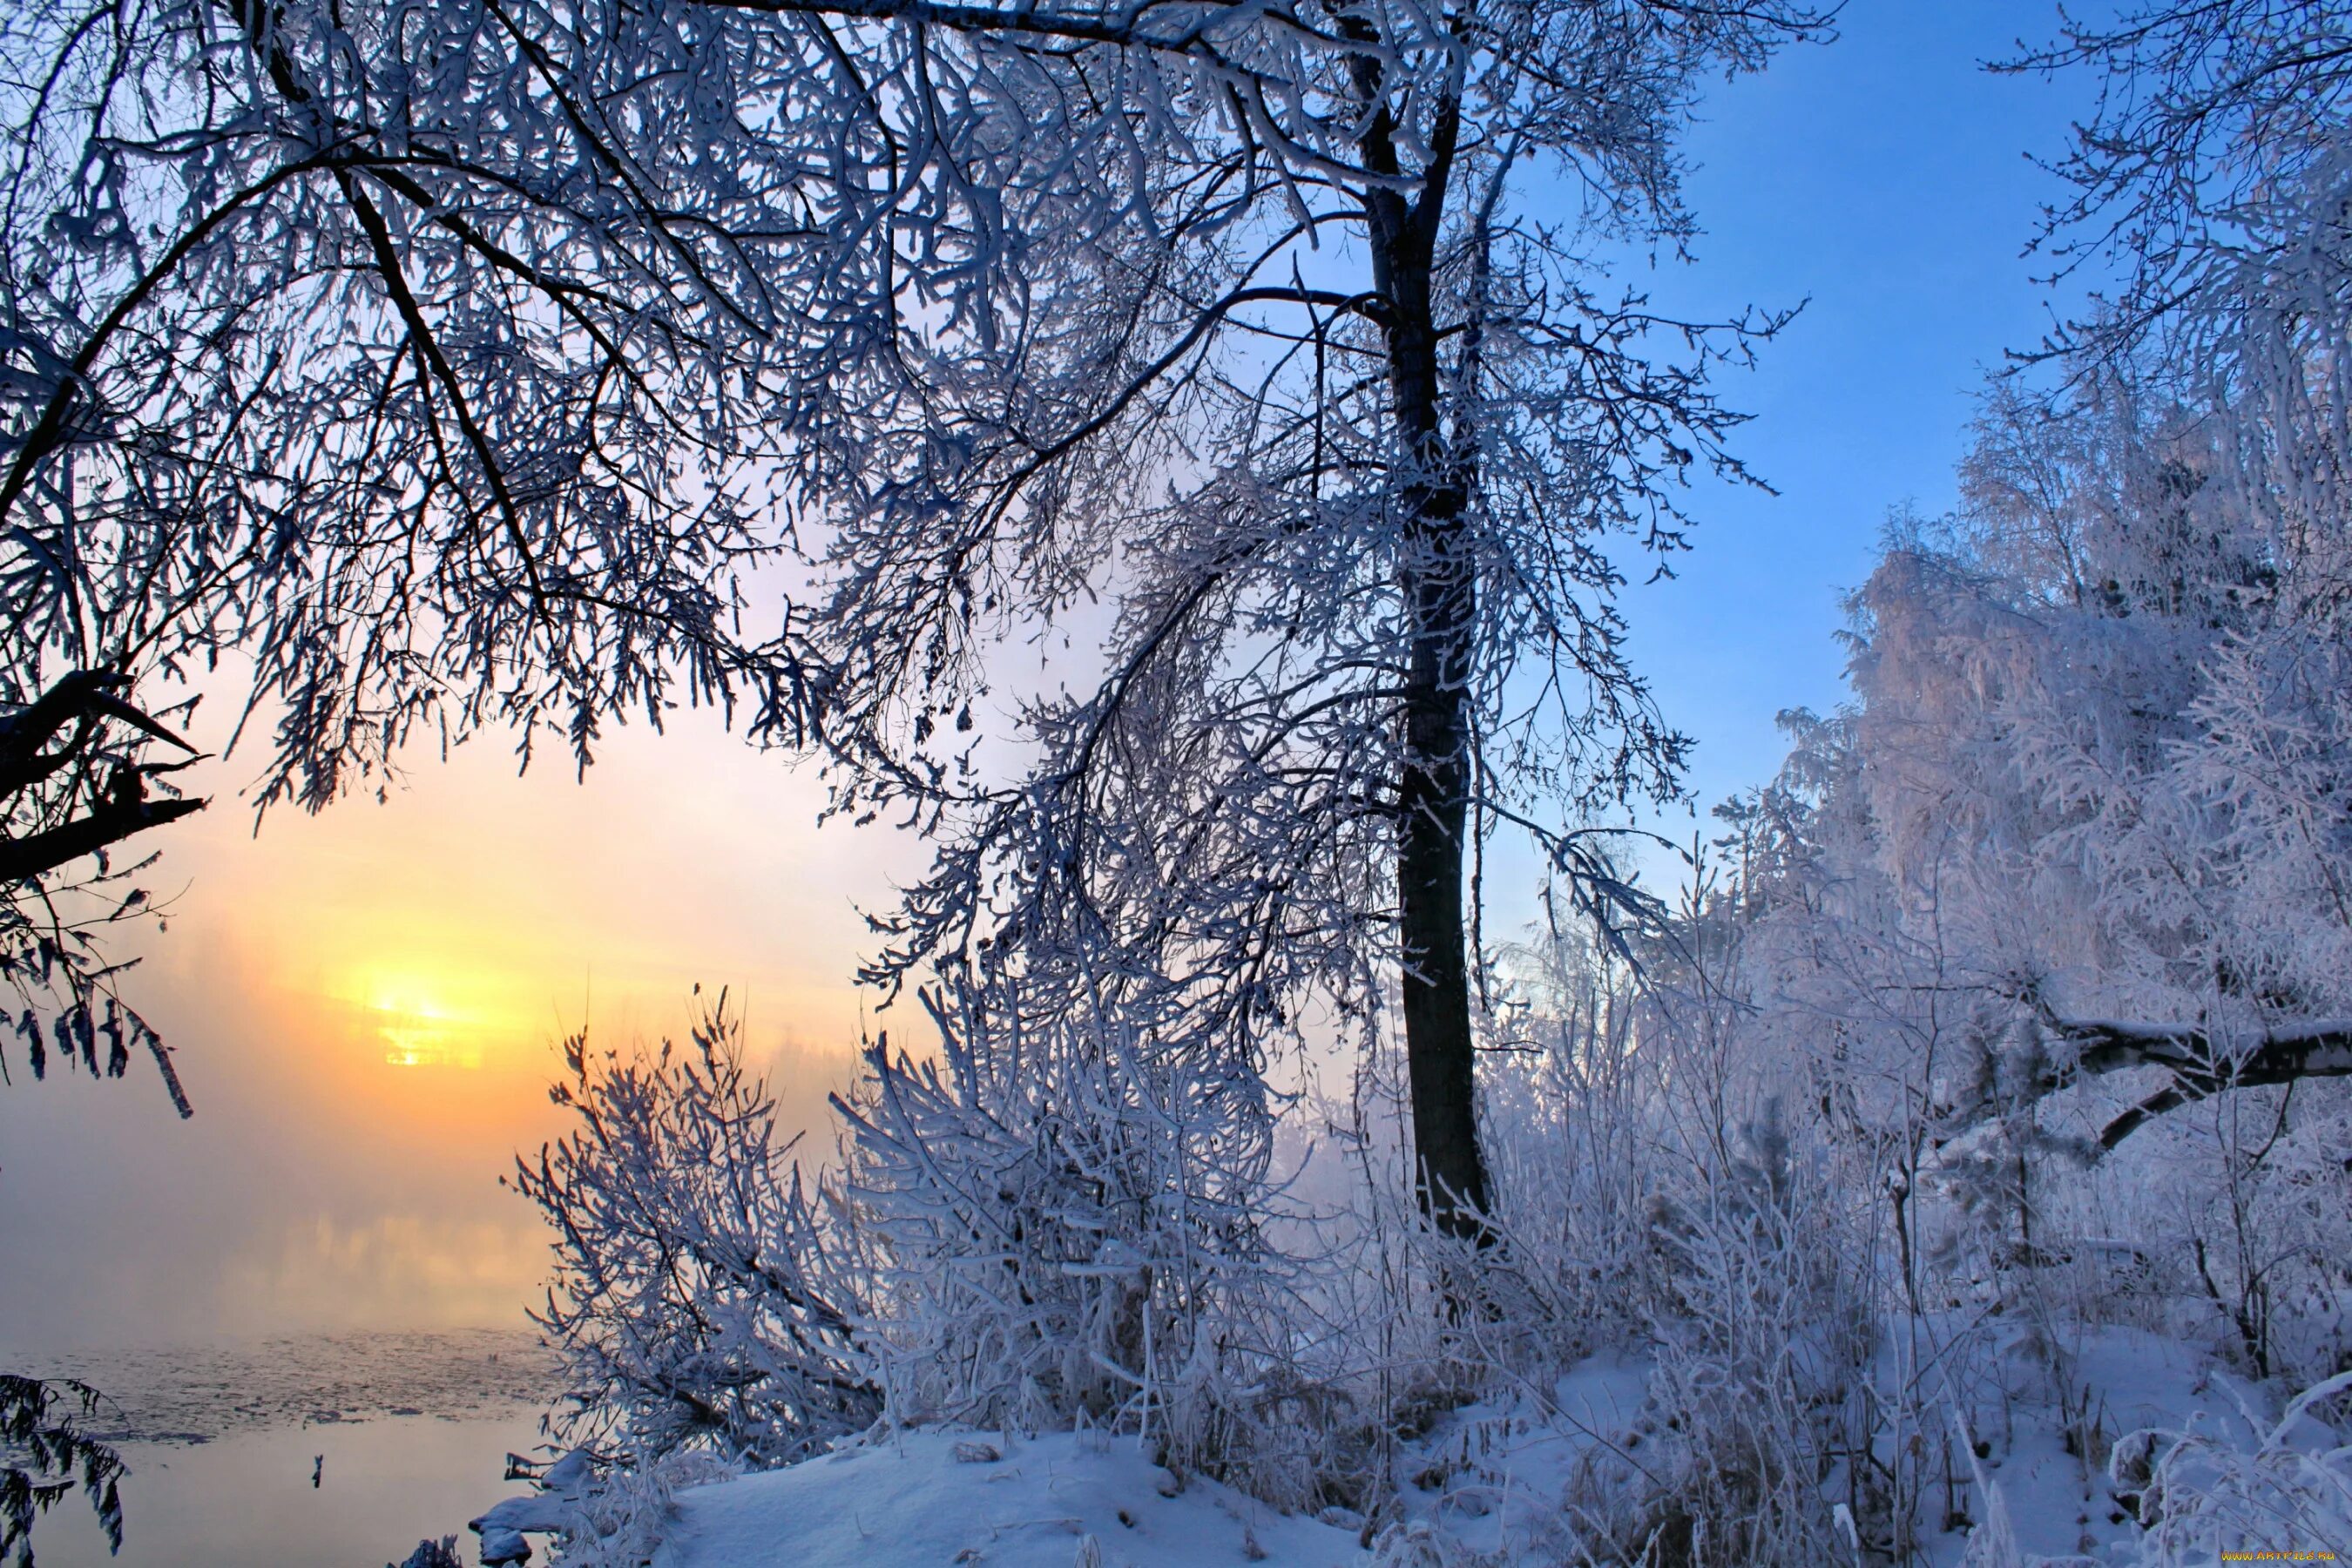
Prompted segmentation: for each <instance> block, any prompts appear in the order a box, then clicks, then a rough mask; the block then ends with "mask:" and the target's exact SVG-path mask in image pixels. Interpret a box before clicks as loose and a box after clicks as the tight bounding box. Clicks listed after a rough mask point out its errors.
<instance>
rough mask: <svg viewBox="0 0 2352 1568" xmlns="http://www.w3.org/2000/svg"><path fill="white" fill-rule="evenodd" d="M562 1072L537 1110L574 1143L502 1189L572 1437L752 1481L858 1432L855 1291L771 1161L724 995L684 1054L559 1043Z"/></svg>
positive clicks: (760, 1086)
mask: <svg viewBox="0 0 2352 1568" xmlns="http://www.w3.org/2000/svg"><path fill="white" fill-rule="evenodd" d="M564 1065H565V1067H566V1068H567V1069H568V1071H569V1074H570V1076H569V1078H568V1079H565V1080H563V1081H561V1082H559V1083H558V1084H557V1085H556V1086H555V1088H554V1089H553V1091H552V1093H553V1098H554V1100H555V1102H556V1103H557V1104H558V1105H560V1106H562V1107H563V1108H565V1109H566V1110H570V1111H571V1112H572V1114H573V1115H574V1116H575V1117H576V1118H577V1119H578V1125H577V1126H576V1127H575V1128H574V1129H573V1131H572V1132H571V1133H570V1134H569V1135H567V1136H566V1137H564V1138H563V1139H562V1141H561V1142H557V1143H554V1144H552V1145H549V1146H545V1147H542V1148H541V1151H540V1152H539V1157H538V1159H537V1160H536V1162H533V1161H530V1160H528V1159H526V1160H520V1161H518V1162H517V1168H516V1173H515V1176H514V1178H513V1181H514V1184H515V1185H516V1186H517V1187H518V1188H519V1189H520V1192H521V1193H522V1195H523V1196H525V1197H526V1198H528V1199H530V1201H531V1202H532V1203H533V1204H535V1205H538V1206H539V1208H540V1210H541V1213H542V1214H543V1215H545V1216H546V1218H547V1221H548V1223H549V1225H550V1226H551V1227H552V1228H553V1230H554V1232H555V1244H554V1250H555V1266H554V1276H553V1279H552V1280H551V1283H550V1285H549V1288H548V1292H547V1299H546V1302H545V1304H544V1306H543V1307H542V1308H541V1309H539V1310H536V1311H535V1312H534V1313H533V1317H534V1318H535V1320H536V1321H538V1322H539V1323H540V1325H541V1327H542V1328H544V1329H545V1330H546V1331H547V1332H548V1336H549V1338H550V1341H551V1342H552V1344H553V1345H554V1347H555V1348H556V1350H557V1351H558V1352H561V1354H562V1356H563V1359H564V1362H565V1367H566V1373H567V1377H568V1379H569V1386H570V1397H571V1399H572V1401H573V1403H574V1405H575V1406H576V1410H575V1414H574V1424H575V1426H578V1427H580V1428H582V1430H581V1433H580V1435H581V1436H583V1437H588V1438H599V1437H609V1438H611V1439H612V1440H614V1442H616V1443H617V1444H618V1445H619V1446H620V1447H623V1448H624V1449H625V1450H626V1451H627V1452H629V1453H632V1454H634V1455H636V1456H639V1457H640V1458H646V1459H650V1458H654V1457H656V1456H658V1455H662V1454H666V1453H668V1452H670V1451H672V1450H675V1449H677V1448H680V1447H707V1448H711V1449H715V1450H717V1451H718V1452H719V1453H721V1454H724V1455H726V1456H728V1457H729V1458H736V1459H740V1460H741V1461H743V1462H745V1463H748V1464H751V1465H754V1466H759V1465H775V1464H782V1463H786V1462H788V1461H790V1460H792V1459H794V1458H800V1457H801V1456H803V1455H804V1454H807V1453H809V1452H810V1451H812V1450H813V1449H814V1448H816V1447H820V1446H821V1445H822V1444H823V1443H824V1441H825V1440H826V1439H827V1438H830V1437H833V1436H838V1435H841V1434H843V1433H846V1432H852V1431H856V1430H858V1429H859V1428H862V1427H864V1426H867V1425H869V1424H871V1423H872V1421H873V1420H874V1419H875V1417H876V1416H877V1415H878V1414H879V1413H880V1410H881V1394H880V1391H879V1389H878V1388H877V1386H876V1385H875V1384H873V1383H872V1382H871V1381H870V1379H869V1378H868V1377H867V1375H866V1371H865V1363H864V1362H863V1360H862V1358H861V1357H860V1356H859V1354H858V1352H857V1349H856V1332H855V1325H856V1321H858V1318H859V1315H860V1314H861V1312H862V1311H863V1310H864V1300H863V1293H864V1289H865V1287H864V1285H863V1283H862V1281H861V1280H860V1279H858V1278H857V1277H856V1273H855V1271H854V1269H853V1268H851V1267H850V1266H849V1262H850V1260H849V1259H848V1258H847V1257H846V1256H845V1253H844V1249H843V1247H842V1246H841V1245H840V1242H839V1238H838V1235H837V1233H836V1232H835V1231H834V1230H832V1229H831V1228H829V1227H828V1226H827V1224H826V1223H825V1220H824V1215H823V1213H822V1210H823V1207H824V1205H823V1203H822V1202H821V1200H820V1199H819V1198H818V1197H816V1196H815V1195H814V1194H812V1192H811V1190H810V1187H809V1185H808V1184H807V1183H806V1182H805V1181H804V1180H803V1176H802V1174H801V1173H800V1171H799V1169H798V1167H797V1165H796V1164H795V1163H794V1162H793V1154H792V1150H791V1148H790V1147H789V1146H781V1147H780V1146H779V1145H778V1144H777V1142H776V1141H775V1107H774V1104H773V1102H772V1100H770V1098H769V1096H768V1093H767V1089H766V1085H765V1081H764V1080H763V1079H759V1078H756V1077H753V1076H751V1074H750V1072H749V1071H748V1069H747V1068H746V1067H745V1064H744V1060H743V1039H742V1028H741V1019H740V1016H738V1015H730V1013H729V1012H728V1010H727V1006H726V996H725V994H723V993H722V994H720V996H719V1003H718V1005H716V1006H715V1007H713V1008H711V1009H710V1011H709V1013H708V1014H707V1015H706V1016H704V1018H703V1020H702V1022H701V1023H700V1024H699V1025H698V1026H697V1027H696V1028H695V1030H694V1033H693V1037H692V1041H691V1044H690V1045H689V1046H688V1048H686V1049H684V1050H679V1049H677V1048H676V1047H673V1046H671V1045H670V1044H669V1043H668V1042H664V1043H663V1045H662V1046H661V1047H660V1048H659V1049H658V1051H651V1052H649V1051H646V1050H644V1049H637V1050H634V1051H632V1052H630V1053H628V1054H626V1055H623V1054H621V1053H617V1052H611V1051H607V1052H601V1053H600V1052H596V1051H593V1050H592V1049H591V1048H590V1047H589V1045H588V1042H587V1039H586V1037H585V1036H577V1037H573V1038H572V1039H571V1040H570V1041H568V1042H567V1043H566V1044H565V1047H564Z"/></svg>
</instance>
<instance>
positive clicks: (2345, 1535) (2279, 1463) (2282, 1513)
mask: <svg viewBox="0 0 2352 1568" xmlns="http://www.w3.org/2000/svg"><path fill="white" fill-rule="evenodd" d="M2347 1395H2352V1373H2338V1374H2337V1375H2336V1376H2335V1377H2332V1378H2329V1379H2328V1380H2327V1381H2326V1382H2325V1383H2321V1384H2316V1385H2315V1386H2313V1387H2311V1388H2309V1389H2307V1390H2305V1392H2304V1393H2303V1394H2300V1395H2298V1396H2297V1397H2296V1398H2295V1399H2294V1400H2293V1401H2292V1402H2291V1403H2289V1405H2287V1407H2286V1410H2285V1412H2284V1415H2282V1416H2281V1417H2280V1419H2279V1420H2278V1421H2276V1422H2275V1423H2271V1424H2268V1426H2267V1427H2266V1429H2265V1428H2264V1427H2262V1426H2257V1427H2256V1428H2255V1429H2254V1430H2253V1431H2252V1434H2251V1436H2252V1439H2253V1440H2252V1442H2251V1443H2246V1442H2243V1441H2240V1442H2231V1441H2229V1440H2226V1439H2225V1438H2224V1437H2222V1436H2218V1435H2216V1434H2214V1433H2213V1432H2211V1431H2210V1430H2208V1429H2206V1428H2203V1427H2200V1426H2197V1425H2194V1424H2192V1425H2191V1426H2189V1427H2188V1428H2186V1429H2184V1430H2179V1431H2172V1432H2147V1431H2143V1432H2135V1433H2131V1434H2128V1435H2127V1436H2126V1437H2125V1438H2124V1439H2123V1441H2121V1442H2119V1443H2117V1444H2116V1447H2115V1450H2114V1453H2113V1454H2112V1456H2111V1457H2110V1459H2109V1462H2108V1475H2109V1478H2110V1479H2112V1480H2113V1481H2114V1482H2115V1483H2116V1485H2117V1486H2118V1487H2121V1488H2126V1489H2137V1509H2138V1513H2139V1518H2140V1521H2141V1522H2142V1524H2144V1525H2145V1526H2146V1527H2147V1534H2146V1535H2145V1536H2144V1537H2143V1539H2142V1541H2141V1542H2140V1554H2139V1559H2138V1561H2139V1563H2140V1564H2141V1565H2142V1568H2186V1565H2187V1564H2190V1563H2212V1562H2215V1561H2217V1560H2220V1561H2227V1560H2228V1556H2227V1554H2229V1553H2233V1552H2235V1553H2249V1552H2261V1553H2264V1554H2267V1555H2270V1556H2273V1557H2275V1558H2279V1559H2282V1560H2292V1559H2293V1558H2294V1555H2295V1554H2296V1553H2309V1552H2326V1551H2329V1550H2339V1551H2340V1550H2341V1549H2342V1546H2343V1543H2344V1542H2347V1541H2352V1443H2347V1441H2346V1439H2345V1436H2344V1435H2343V1432H2342V1430H2341V1429H2340V1417H2341V1415H2342V1410H2343V1406H2344V1405H2345V1403H2346V1400H2347ZM2331 1405H2332V1413H2333V1414H2334V1415H2336V1416H2337V1417H2338V1420H2337V1422H2336V1424H2333V1425H2331V1424H2330V1423H2329V1422H2328V1421H2326V1420H2324V1419H2323V1418H2322V1417H2323V1415H2326V1414H2329V1413H2331Z"/></svg>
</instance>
